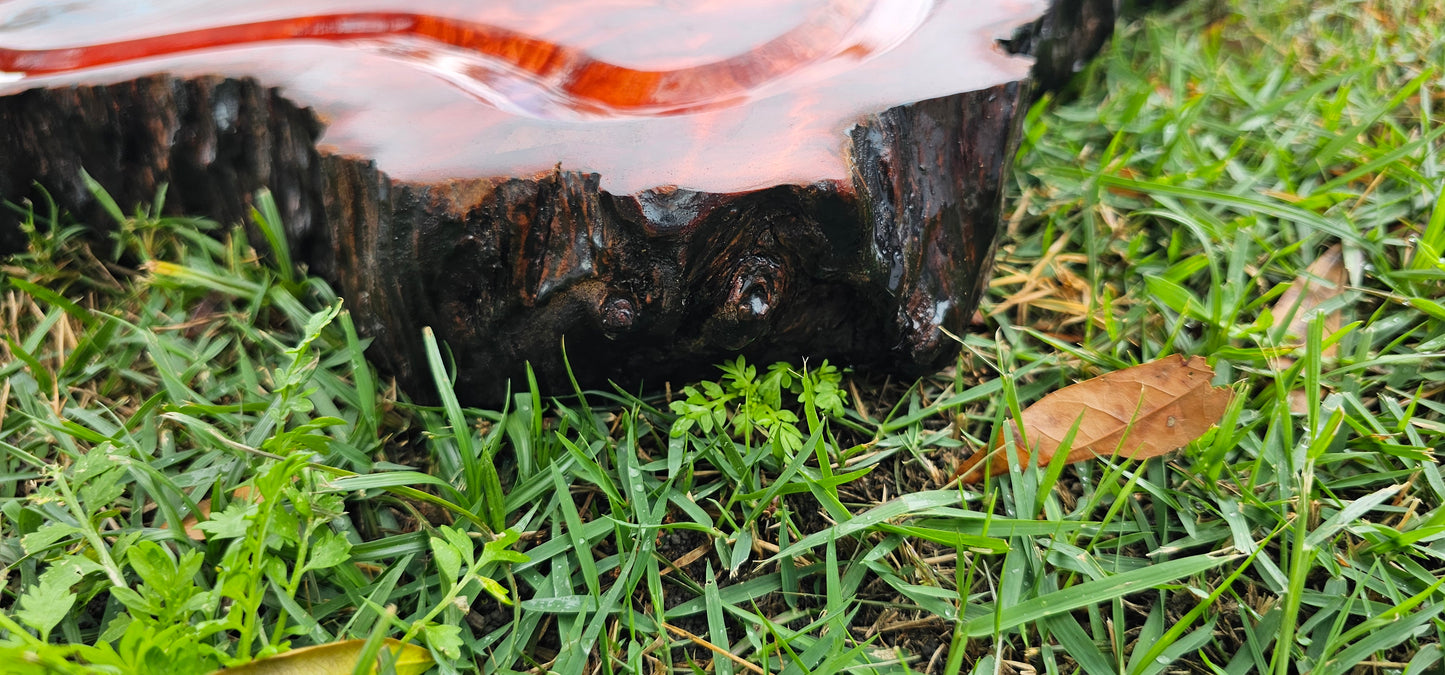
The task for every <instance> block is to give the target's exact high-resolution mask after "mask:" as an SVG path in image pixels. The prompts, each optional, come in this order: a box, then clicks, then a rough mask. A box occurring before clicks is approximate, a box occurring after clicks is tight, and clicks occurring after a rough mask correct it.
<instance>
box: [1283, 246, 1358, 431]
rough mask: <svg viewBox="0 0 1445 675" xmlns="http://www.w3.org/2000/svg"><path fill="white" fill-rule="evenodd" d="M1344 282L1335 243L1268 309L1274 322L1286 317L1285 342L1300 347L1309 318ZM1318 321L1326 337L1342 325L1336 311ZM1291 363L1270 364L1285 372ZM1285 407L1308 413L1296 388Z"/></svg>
mask: <svg viewBox="0 0 1445 675" xmlns="http://www.w3.org/2000/svg"><path fill="white" fill-rule="evenodd" d="M1347 279H1348V273H1347V272H1346V270H1345V259H1344V249H1343V248H1342V247H1341V246H1340V245H1339V244H1335V245H1334V246H1331V247H1329V248H1328V249H1325V252H1324V253H1321V254H1320V257H1318V258H1316V259H1315V261H1314V262H1312V263H1310V266H1309V267H1307V268H1305V271H1304V273H1303V274H1301V275H1299V277H1298V278H1296V279H1295V280H1294V283H1292V284H1290V285H1289V288H1288V289H1287V290H1285V292H1284V293H1283V294H1281V295H1280V296H1279V300H1276V301H1275V303H1274V308H1273V309H1271V310H1270V313H1271V314H1273V315H1274V317H1275V318H1276V319H1280V318H1284V317H1289V326H1288V327H1286V328H1285V331H1284V337H1285V339H1286V340H1298V341H1299V342H1300V343H1301V344H1302V343H1303V342H1304V339H1305V335H1306V334H1307V332H1308V330H1309V323H1310V319H1311V318H1313V317H1314V315H1315V314H1316V313H1317V312H1318V311H1319V308H1320V306H1321V305H1323V304H1325V302H1326V301H1328V300H1330V299H1331V298H1334V297H1336V296H1338V295H1339V294H1341V293H1343V292H1344V291H1345V282H1346V280H1347ZM1320 321H1321V322H1322V323H1323V324H1324V325H1323V326H1322V328H1323V329H1324V334H1325V335H1326V336H1328V335H1330V334H1332V333H1334V332H1335V331H1337V330H1339V329H1340V326H1341V325H1342V323H1343V319H1342V318H1341V312H1340V310H1335V311H1333V312H1330V313H1329V314H1326V315H1325V316H1324V318H1323V319H1321V320H1320ZM1336 351H1338V350H1337V349H1336V348H1335V345H1330V346H1328V347H1325V349H1324V351H1322V352H1320V357H1321V358H1326V359H1328V358H1332V357H1334V355H1335V352H1336ZM1293 363H1294V359H1293V358H1292V357H1289V356H1281V357H1279V358H1277V359H1275V360H1274V363H1273V365H1274V368H1275V370H1285V369H1287V368H1289V367H1290V365H1291V364H1293ZM1289 408H1290V410H1292V411H1294V412H1296V413H1304V412H1306V411H1307V410H1309V401H1307V400H1306V399H1305V393H1304V391H1303V390H1300V389H1296V390H1294V391H1292V392H1290V393H1289Z"/></svg>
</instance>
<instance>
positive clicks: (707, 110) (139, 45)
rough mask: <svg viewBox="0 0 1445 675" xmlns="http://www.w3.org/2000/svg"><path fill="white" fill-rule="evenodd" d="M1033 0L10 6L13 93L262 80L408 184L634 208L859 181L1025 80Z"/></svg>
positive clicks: (2, 46)
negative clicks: (1018, 31) (926, 114)
mask: <svg viewBox="0 0 1445 675" xmlns="http://www.w3.org/2000/svg"><path fill="white" fill-rule="evenodd" d="M1043 9H1044V8H1043V3H1042V2H1041V1H1033V0H992V1H982V0H978V1H975V0H671V1H669V0H663V1H660V2H658V1H653V2H644V1H642V0H611V1H607V0H527V1H519V0H488V1H487V2H467V1H458V0H450V1H449V0H412V1H411V2H409V3H405V4H400V3H396V2H377V1H374V0H373V1H369V2H340V1H335V0H299V1H295V0H293V1H281V0H245V1H233V2H216V1H215V0H150V1H145V0H76V1H72V2H55V1H54V0H50V1H47V0H8V1H7V0H0V78H3V80H0V94H3V93H11V92H15V91H20V90H23V89H28V88H31V87H36V86H65V85H69V84H75V83H84V84H93V83H107V82H116V81H122V80H125V79H128V78H131V77H135V76H138V75H143V74H149V73H156V72H171V73H175V74H177V75H201V74H210V73H219V74H224V75H231V76H251V77H255V78H257V79H258V80H260V81H262V82H263V83H265V84H268V85H273V86H278V87H281V88H282V90H283V91H284V92H285V93H286V95H287V96H289V97H290V98H292V99H293V100H296V101H297V102H298V103H301V104H303V105H308V106H312V107H314V108H315V109H316V110H317V111H318V112H319V113H320V115H321V116H322V118H323V119H324V120H326V121H327V123H328V128H327V132H326V136H325V137H324V139H323V142H324V143H325V144H327V145H329V146H331V147H332V148H333V149H334V150H336V151H339V152H343V153H353V154H359V155H365V156H368V157H371V158H374V159H376V160H377V163H378V165H379V167H380V168H381V169H382V170H384V171H386V172H388V173H389V174H391V175H392V176H393V177H396V178H400V179H405V180H444V179H448V178H466V177H487V176H513V175H530V174H535V173H538V172H543V171H549V170H551V169H552V168H553V167H554V166H557V165H558V163H560V164H561V166H562V167H563V168H565V169H569V170H582V171H590V172H596V173H599V174H600V175H601V177H602V187H603V188H604V189H606V190H609V191H611V192H614V193H627V192H637V191H640V190H644V189H648V188H652V187H657V186H663V185H676V186H679V187H684V188H689V189H694V190H704V191H709V192H736V191H741V190H747V189H753V188H759V187H765V186H769V185H776V184H783V183H811V182H815V181H819V180H842V179H844V178H845V177H846V168H845V159H844V157H843V147H844V141H845V138H846V133H847V131H848V129H849V128H850V127H851V126H852V125H853V123H854V122H855V121H856V120H857V119H858V118H859V117H860V116H861V115H864V114H867V113H870V112H877V111H880V110H883V109H885V108H888V107H891V106H894V105H899V104H903V103H909V102H912V101H917V100H922V99H926V98H933V97H937V96H943V95H947V94H953V93H958V92H964V91H971V90H975V89H981V88H984V87H988V86H992V85H995V84H998V83H1001V82H1006V81H1009V80H1014V79H1019V78H1021V77H1023V76H1024V75H1025V74H1026V72H1027V68H1028V66H1029V62H1028V61H1027V60H1025V59H1020V58H1015V57H1010V56H1007V55H1005V54H1003V53H1002V52H1001V51H1000V50H999V49H998V47H997V46H996V45H995V42H994V39H995V38H997V37H1001V36H1005V35H1007V34H1008V33H1009V32H1010V31H1011V30H1012V29H1013V27H1015V26H1018V25H1020V24H1022V23H1024V22H1027V21H1030V20H1032V19H1034V18H1036V17H1037V16H1038V15H1039V14H1040V13H1041V12H1042V11H1043Z"/></svg>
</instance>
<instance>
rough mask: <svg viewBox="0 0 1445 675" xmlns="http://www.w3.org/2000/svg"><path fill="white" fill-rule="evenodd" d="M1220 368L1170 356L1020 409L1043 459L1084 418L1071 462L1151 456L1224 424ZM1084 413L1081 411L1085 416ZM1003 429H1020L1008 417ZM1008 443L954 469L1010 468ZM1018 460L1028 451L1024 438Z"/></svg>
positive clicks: (965, 473) (977, 476) (969, 472)
mask: <svg viewBox="0 0 1445 675" xmlns="http://www.w3.org/2000/svg"><path fill="white" fill-rule="evenodd" d="M1213 378H1214V370H1213V369H1211V368H1210V367H1209V364H1208V362H1206V361H1205V360H1204V358H1203V357H1199V356H1195V357H1192V358H1190V359H1189V360H1188V361H1185V360H1184V358H1183V357H1182V356H1179V355H1174V356H1168V357H1165V358H1162V359H1159V360H1157V361H1151V362H1149V363H1145V364H1141V365H1138V366H1134V367H1132V368H1125V369H1124V370H1118V371H1115V372H1112V373H1108V374H1105V375H1100V376H1099V377H1096V378H1093V379H1091V380H1085V381H1083V382H1080V383H1078V384H1074V385H1070V386H1068V387H1064V388H1063V389H1060V390H1058V391H1055V392H1053V393H1051V394H1049V395H1047V396H1045V397H1043V398H1042V399H1039V400H1038V402H1036V403H1034V404H1033V405H1031V406H1029V407H1028V408H1026V409H1025V410H1024V411H1023V414H1022V415H1021V418H1022V422H1023V428H1024V434H1025V436H1026V437H1027V439H1028V443H1029V444H1030V445H1031V446H1032V447H1034V448H1035V449H1036V451H1037V452H1038V457H1039V459H1038V464H1039V465H1040V466H1043V465H1045V464H1048V463H1049V461H1050V460H1052V459H1053V457H1054V453H1055V452H1057V451H1058V449H1059V446H1060V445H1062V443H1063V439H1064V437H1065V436H1066V435H1068V433H1069V429H1070V428H1072V427H1073V426H1074V422H1075V421H1078V422H1079V430H1078V433H1077V434H1075V436H1074V442H1073V445H1072V448H1073V449H1072V450H1071V451H1070V452H1069V455H1068V458H1067V460H1066V461H1068V462H1071V463H1072V462H1080V461H1083V460H1086V459H1089V458H1091V457H1095V456H1118V457H1124V458H1128V459H1147V458H1149V457H1154V456H1157V455H1162V454H1164V453H1166V452H1169V451H1171V450H1176V449H1178V448H1181V447H1184V446H1185V445H1187V444H1188V443H1189V442H1190V441H1192V440H1194V439H1196V438H1199V437H1200V436H1201V435H1203V434H1204V432H1205V431H1207V430H1209V427H1211V426H1213V425H1215V424H1218V423H1219V420H1220V418H1222V417H1223V416H1224V411H1225V408H1227V407H1229V400H1230V398H1231V397H1233V391H1232V390H1231V389H1229V388H1228V387H1215V386H1212V385H1210V383H1209V381H1210V380H1211V379H1213ZM1080 416H1082V419H1080ZM1005 433H1010V434H1014V438H1015V439H1017V438H1018V435H1017V431H1016V430H1015V429H1014V428H1013V424H1012V423H1010V424H1009V426H1008V428H1007V429H1005ZM1003 447H1004V446H1003V443H1002V440H1000V443H999V445H997V446H996V447H995V448H994V451H992V452H988V453H983V452H979V453H974V455H973V456H972V457H969V458H968V459H966V460H964V461H963V462H962V463H960V464H959V467H958V471H957V473H956V474H955V475H957V476H960V477H962V479H963V481H964V482H966V483H973V482H977V481H979V480H982V479H983V474H984V470H983V460H984V459H985V458H986V457H987V458H989V459H990V462H989V463H990V467H991V469H990V471H991V473H992V474H993V475H995V476H997V475H1001V474H1004V473H1007V472H1008V457H1007V456H1006V455H1005V454H1004V451H1003ZM1017 447H1018V450H1019V464H1020V465H1026V464H1027V463H1028V455H1027V454H1026V453H1025V452H1024V451H1023V448H1022V444H1019V445H1018V446H1017Z"/></svg>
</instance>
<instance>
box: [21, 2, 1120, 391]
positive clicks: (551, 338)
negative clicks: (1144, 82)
mask: <svg viewBox="0 0 1445 675" xmlns="http://www.w3.org/2000/svg"><path fill="white" fill-rule="evenodd" d="M1104 4H1108V3H1104ZM1111 18H1112V17H1111ZM1111 25H1112V21H1110V22H1108V24H1107V25H1106V26H1105V28H1106V29H1107V27H1109V26H1111ZM1095 28H1096V29H1097V27H1095ZM1029 92H1030V84H1029V83H1028V82H1027V81H1021V82H1013V83H1008V84H1004V85H1000V86H997V87H994V88H991V89H986V90H982V91H976V92H970V93H960V94H956V95H952V96H946V97H943V98H937V99H931V100H926V101H922V102H918V103H913V104H910V105H903V106H899V107H896V108H892V109H889V110H886V111H883V112H880V113H878V114H876V115H872V116H869V117H868V118H866V119H864V120H862V121H861V123H860V124H859V125H858V126H857V127H855V128H854V129H853V130H852V132H851V138H850V141H849V148H848V152H849V153H850V154H849V157H850V158H851V159H850V162H851V167H852V168H851V175H850V176H848V177H847V179H846V180H845V181H837V180H833V181H819V182H817V183H814V184H811V185H780V186H776V187H773V188H769V189H765V190H759V191H752V192H744V193H736V194H713V193H701V192H692V191H688V190H682V189H674V188H659V189H654V190H649V191H644V192H641V193H638V194H629V195H614V194H609V193H608V192H605V191H603V190H601V189H599V177H598V176H597V175H596V174H588V173H579V172H575V171H567V170H563V169H558V170H555V171H553V172H551V173H550V174H544V175H540V176H516V177H503V178H486V179H464V180H451V181H445V182H439V183H430V184H421V183H411V182H403V181H396V180H392V179H390V178H388V177H387V176H386V175H385V174H384V173H382V172H381V171H379V170H378V169H377V167H376V166H375V165H374V164H373V163H372V162H370V161H368V160H366V159H365V158H358V157H347V156H338V155H334V154H327V153H326V152H323V151H321V150H318V148H317V145H316V139H317V136H318V135H319V134H320V132H321V124H320V123H319V122H318V121H317V119H316V117H315V116H314V115H313V114H312V113H311V112H310V111H309V110H307V109H304V108H300V107H298V106H296V105H294V104H292V103H291V102H290V101H288V100H287V99H285V98H283V97H282V96H280V95H278V93H277V92H276V91H275V90H271V89H267V88H265V87H263V86H260V85H258V84H257V83H256V82H254V81H251V80H244V79H242V80H234V79H223V78H219V77H202V78H192V79H184V80H182V79H176V78H172V77H169V76H165V75H158V76H153V77H146V78H141V79H137V80H134V81H130V82H125V83H120V84H113V85H108V86H93V87H73V88H64V89H40V90H30V91H26V92H23V93H20V94H16V95H12V96H8V97H0V148H4V153H3V155H0V199H5V200H9V201H12V202H23V201H25V200H30V201H32V202H33V203H35V204H44V201H43V200H42V198H41V197H40V193H39V192H38V191H37V186H39V187H43V189H44V190H45V191H46V192H48V194H49V195H50V197H52V198H54V199H55V201H56V202H57V203H59V204H60V205H61V207H62V208H64V209H65V210H67V211H69V212H70V213H71V214H72V215H73V216H74V217H75V218H76V219H77V220H79V221H80V222H85V223H106V222H107V221H108V220H109V217H108V216H106V215H105V214H104V212H103V211H102V210H101V207H100V205H99V204H97V203H96V202H95V200H94V199H93V198H92V197H91V196H90V194H89V193H88V192H87V190H86V189H85V186H84V185H83V183H82V182H81V179H80V177H79V174H80V169H81V168H82V167H83V168H84V169H85V170H86V171H88V172H89V173H90V174H91V175H92V176H93V177H94V178H95V179H96V180H97V181H98V182H99V183H100V184H101V185H103V186H104V187H105V188H106V189H107V190H108V191H109V192H110V194H111V195H112V196H113V197H114V198H115V200H116V201H117V202H119V203H120V204H122V205H123V207H127V208H128V207H129V206H130V205H133V204H136V203H141V202H146V201H149V200H152V199H153V198H154V197H155V195H156V194H157V190H158V189H159V188H160V186H161V185H162V184H167V185H169V188H168V191H167V198H166V207H167V210H168V211H173V212H176V213H185V214H191V215H206V216H209V217H212V218H215V219H216V220H218V221H221V222H225V223H236V222H242V221H244V220H245V214H246V213H247V211H248V208H249V204H250V200H251V199H252V198H253V196H254V194H255V193H256V191H257V190H258V189H260V188H263V187H264V188H268V189H269V190H270V191H271V192H272V193H273V194H274V195H275V197H276V201H277V203H278V205H279V206H280V209H281V215H282V218H283V221H284V222H285V224H286V227H287V229H288V234H289V238H290V243H291V246H292V250H293V254H294V255H295V256H296V257H297V258H298V259H299V260H302V261H304V262H305V263H306V264H308V265H309V266H310V269H311V270H312V271H313V272H314V273H318V274H320V275H321V276H323V277H325V278H327V279H329V280H331V281H332V282H333V283H335V284H336V285H337V288H338V290H339V291H340V293H341V295H342V296H343V297H344V298H345V302H346V305H347V307H348V308H349V309H350V310H351V312H352V313H353V317H354V318H355V320H356V322H357V324H358V326H359V328H360V329H361V330H362V332H363V333H364V334H366V335H367V336H369V337H371V338H373V340H374V341H373V344H372V347H371V350H370V352H369V355H370V356H371V358H373V359H374V360H375V361H376V362H377V363H378V364H379V365H380V366H381V367H382V368H383V369H384V370H385V371H387V372H389V373H391V374H393V375H395V376H396V378H397V379H398V381H399V383H400V384H401V385H402V386H403V388H405V389H406V390H408V391H409V392H410V393H412V395H413V396H414V397H417V398H421V399H424V400H425V399H428V398H430V392H431V389H432V388H431V385H430V374H429V372H428V371H427V368H426V360H425V359H424V358H423V356H422V346H421V345H422V343H421V329H422V327H423V326H431V327H432V328H433V329H434V330H435V331H436V334H437V336H438V337H439V338H440V339H441V340H443V341H444V342H445V343H447V344H448V345H450V348H451V353H452V355H453V356H454V357H455V359H456V365H457V369H458V373H457V380H458V381H457V390H458V392H459V393H460V394H461V395H462V396H463V398H464V400H466V401H468V402H471V403H479V404H485V403H497V402H498V401H499V400H500V398H501V395H502V394H503V393H504V392H505V391H506V387H507V381H508V379H509V378H512V379H513V381H522V380H517V379H516V378H517V376H519V375H520V374H522V373H523V372H524V368H525V365H524V364H526V363H530V364H531V365H532V367H533V368H534V370H535V372H536V375H537V377H538V379H539V381H540V382H541V384H542V386H543V388H544V389H545V390H546V391H548V392H549V393H563V392H566V391H570V389H571V385H570V383H569V382H568V375H567V370H566V367H565V365H564V362H563V358H562V350H561V344H562V341H563V340H565V345H566V354H567V357H568V360H569V362H570V365H571V370H572V373H573V374H574V375H575V376H576V378H577V380H578V381H579V382H580V383H581V384H582V385H583V386H593V387H595V386H605V385H606V383H607V382H608V381H609V380H612V381H616V382H617V383H619V384H621V385H623V386H625V387H629V388H635V387H638V386H640V385H641V386H646V385H651V386H652V387H659V386H660V385H661V384H662V382H663V381H664V380H669V379H672V380H675V379H684V378H688V377H693V376H697V375H700V374H705V373H707V372H708V371H709V370H710V369H711V367H712V364H715V363H717V362H718V361H720V360H721V359H723V358H725V357H728V356H730V355H733V354H743V355H746V356H747V357H748V358H749V359H750V360H754V361H762V362H769V361H772V360H777V359H798V358H799V357H804V356H811V357H826V358H831V359H833V360H834V361H835V362H845V363H849V364H854V365H858V366H862V367H872V368H883V369H888V370H893V371H900V372H903V373H907V374H914V373H919V372H922V371H924V370H927V369H930V368H935V367H937V366H938V365H940V364H942V363H944V362H946V361H948V360H949V359H950V358H952V356H953V355H954V354H955V353H956V344H955V343H954V342H953V341H952V340H951V339H950V338H949V337H948V336H947V333H948V332H952V333H955V334H958V333H960V332H962V331H963V330H965V328H966V325H967V323H968V320H969V318H970V315H971V314H972V312H973V310H974V307H975V306H976V304H977V301H978V298H979V294H980V292H981V289H982V287H983V284H984V283H985V282H986V280H987V277H988V270H989V266H990V264H991V261H992V255H993V249H994V246H995V243H996V240H997V228H998V225H999V222H1000V209H1001V204H1002V195H1003V188H1004V181H1005V178H1006V177H1007V176H1008V175H1009V171H1010V167H1011V159H1012V156H1013V154H1014V149H1015V143H1016V138H1017V132H1018V124H1019V120H1020V118H1021V117H1022V115H1021V108H1022V106H1024V105H1025V104H1026V102H1027V100H1028V98H1027V97H1028V96H1029ZM0 218H4V219H6V220H4V221H0V246H3V247H4V248H5V249H7V250H14V249H15V248H17V247H18V246H19V245H21V244H22V243H23V242H21V241H20V239H19V232H18V228H17V227H16V226H15V220H14V216H13V214H8V213H7V214H5V215H3V216H0ZM255 240H256V241H259V238H255Z"/></svg>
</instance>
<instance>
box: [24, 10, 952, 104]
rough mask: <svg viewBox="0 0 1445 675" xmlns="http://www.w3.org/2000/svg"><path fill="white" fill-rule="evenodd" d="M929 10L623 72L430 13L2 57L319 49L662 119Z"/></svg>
mask: <svg viewBox="0 0 1445 675" xmlns="http://www.w3.org/2000/svg"><path fill="white" fill-rule="evenodd" d="M931 5H932V2H931V0H874V1H873V2H871V3H865V2H862V1H860V0H832V1H831V2H828V3H826V4H824V5H821V6H819V7H817V8H814V9H813V10H812V11H810V12H808V13H807V15H806V16H805V17H804V20H803V21H802V22H801V23H800V24H798V25H797V26H794V27H792V28H791V29H789V30H787V31H785V32H783V33H782V34H781V35H779V36H777V37H774V38H772V39H770V40H767V41H765V42H763V43H761V44H759V45H757V46H754V47H752V48H751V49H748V50H747V51H744V52H742V53H740V54H736V55H732V56H729V57H726V58H722V59H718V60H715V61H711V62H708V63H702V64H698V65H690V66H681V67H677V68H673V69H643V68H633V67H629V66H626V65H619V64H615V63H611V62H609V61H605V60H602V59H598V58H596V57H594V56H592V55H591V54H589V53H588V52H587V51H586V50H584V49H580V48H577V47H573V46H569V45H564V44H557V43H553V42H548V41H547V40H545V39H542V38H539V37H535V36H531V35H527V34H525V33H521V32H518V31H514V30H509V29H507V28H503V27H500V26H495V25H489V24H485V23H477V22H472V21H464V20H460V19H452V18H447V17H440V16H430V15H425V14H410V13H397V12H352V13H346V14H330V15H321V16H305V17H290V18H284V19H273V20H269V21H256V22H250V23H243V24H238V25H226V26H216V27H212V28H202V29H198V30H190V31H183V32H174V33H166V34H162V35H154V36H147V37H139V38H133V39H128V40H120V41H114V42H105V43H100V44H86V45H74V46H64V47H52V48H48V49H45V48H42V49H30V50H26V49H9V48H5V47H0V71H6V72H8V73H10V74H13V75H20V76H24V77H34V76H39V75H51V74H56V73H65V72H73V71H79V70H84V69H89V68H97V67H101V66H108V65H115V64H120V63H126V62H130V61H138V60H141V59H146V58H154V57H158V56H170V55H176V54H183V53H187V52H196V51H203V50H207V49H218V48H223V47H235V46H240V45H255V44H260V43H266V42H279V41H298V40H312V41H325V42H334V43H342V44H345V45H348V46H351V47H354V48H357V49H363V50H368V51H373V52H375V53H378V54H383V55H386V56H390V57H393V58H396V59H398V60H401V61H405V62H410V63H413V64H415V65H417V66H420V67H422V68H424V69H426V70H428V71H430V72H433V73H435V74H437V75H440V76H441V77H443V78H444V79H446V80H447V81H449V82H451V83H452V84H455V85H457V86H458V87H460V88H461V89H462V90H464V91H466V92H468V93H470V94H473V95H475V96H477V97H478V98H481V99H482V100H484V101H486V102H488V103H490V104H492V105H494V106H496V107H498V108H502V109H505V110H509V111H512V112H516V113H520V114H528V115H534V116H538V117H549V118H567V117H591V116H600V117H617V116H633V115H639V116H640V115H666V114H677V113H682V112H694V111H698V110H703V109H706V108H709V107H713V106H719V105H730V104H739V103H741V102H743V101H745V100H747V99H748V98H749V97H750V96H752V95H754V94H755V93H757V92H758V91H760V90H762V89H763V88H764V87H766V86H767V85H769V84H772V83H775V82H776V81H778V80H779V79H781V78H783V77H784V76H787V75H790V74H798V73H801V72H802V71H806V70H808V69H810V68H814V69H816V68H817V67H818V66H822V65H825V64H826V63H827V62H828V61H830V60H833V59H850V60H853V61H861V60H863V59H866V58H868V57H869V56H871V55H872V54H874V53H876V52H879V51H883V50H886V49H888V48H889V47H892V46H893V45H894V44H896V43H897V42H899V41H900V40H902V39H903V38H905V37H907V35H908V33H910V32H912V30H913V29H914V28H916V27H917V25H918V23H919V22H921V21H922V19H923V18H924V17H925V16H927V14H928V10H929V9H930V7H931ZM21 19H24V17H21ZM25 23H27V22H25V21H21V24H22V25H24V24H25Z"/></svg>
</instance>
